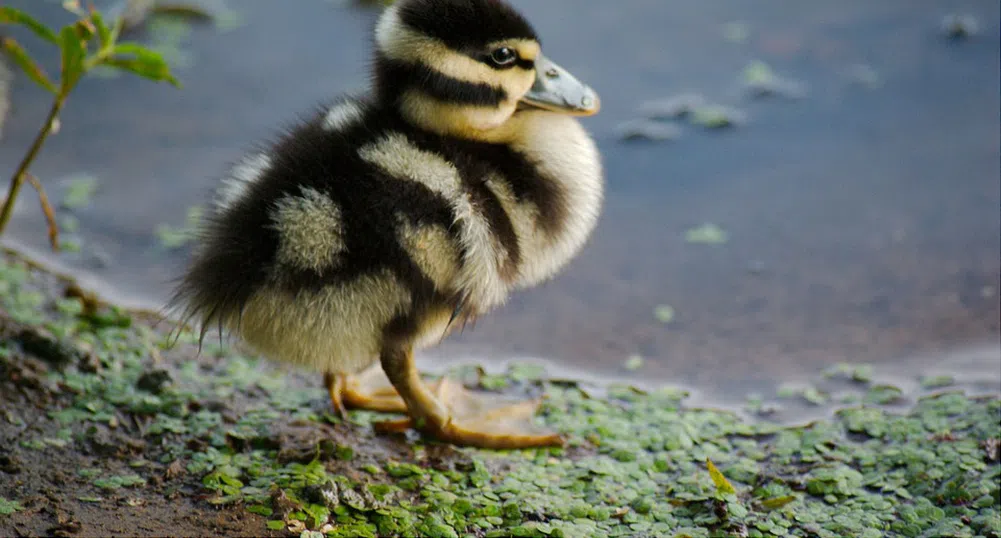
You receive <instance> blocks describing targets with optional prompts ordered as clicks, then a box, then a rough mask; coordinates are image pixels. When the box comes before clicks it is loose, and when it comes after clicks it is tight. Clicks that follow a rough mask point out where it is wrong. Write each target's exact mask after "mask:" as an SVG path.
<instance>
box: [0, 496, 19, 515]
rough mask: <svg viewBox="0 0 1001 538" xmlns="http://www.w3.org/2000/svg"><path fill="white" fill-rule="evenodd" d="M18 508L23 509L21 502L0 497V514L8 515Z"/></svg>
mask: <svg viewBox="0 0 1001 538" xmlns="http://www.w3.org/2000/svg"><path fill="white" fill-rule="evenodd" d="M19 510H24V508H23V507H22V506H21V503H19V502H18V501H8V500H7V499H6V498H4V497H0V515H3V516H9V515H11V514H13V513H14V512H17V511H19Z"/></svg>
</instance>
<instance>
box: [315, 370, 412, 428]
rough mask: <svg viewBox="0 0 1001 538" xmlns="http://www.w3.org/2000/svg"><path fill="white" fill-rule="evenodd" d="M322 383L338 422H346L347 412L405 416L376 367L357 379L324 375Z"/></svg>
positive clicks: (403, 404) (401, 400)
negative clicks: (366, 411) (358, 411)
mask: <svg viewBox="0 0 1001 538" xmlns="http://www.w3.org/2000/svg"><path fill="white" fill-rule="evenodd" d="M323 382H324V384H325V385H326V386H327V391H328V392H329V393H330V402H331V403H332V404H333V406H334V410H336V411H337V414H338V415H340V417H341V418H342V419H346V418H347V410H348V408H351V409H367V410H369V411H379V412H382V413H406V412H407V404H405V403H404V402H403V399H402V398H400V395H399V394H397V393H396V389H394V388H393V385H391V384H389V382H388V381H387V380H386V376H385V375H383V374H382V368H380V367H379V365H378V364H376V365H374V366H372V367H371V368H369V369H367V370H365V371H364V372H362V373H361V374H359V375H357V376H355V375H345V374H331V373H328V374H326V375H325V376H324V377H323Z"/></svg>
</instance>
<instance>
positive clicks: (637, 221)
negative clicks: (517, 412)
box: [0, 0, 1001, 396]
mask: <svg viewBox="0 0 1001 538" xmlns="http://www.w3.org/2000/svg"><path fill="white" fill-rule="evenodd" d="M515 3H516V5H518V6H519V7H520V8H522V9H523V10H524V12H525V13H526V14H527V15H528V16H529V18H530V19H531V20H532V21H533V23H534V24H535V26H536V27H537V29H538V30H539V32H540V33H541V34H542V36H543V39H544V47H545V48H544V50H545V51H546V53H547V55H548V56H549V57H551V58H553V59H554V60H555V61H557V62H559V63H560V64H562V65H563V66H564V67H566V68H568V69H569V70H570V71H571V72H572V73H574V74H575V75H576V76H577V77H578V78H580V79H582V80H585V81H587V82H588V83H589V84H591V85H592V86H593V87H595V88H596V89H597V90H598V92H599V93H600V94H601V97H602V102H603V110H602V112H601V114H599V115H598V116H596V117H594V118H588V119H586V120H585V123H586V125H587V127H588V128H589V129H590V130H591V132H592V133H593V134H594V136H595V138H596V139H597V141H598V143H599V145H600V147H601V150H602V152H603V155H604V158H605V164H606V167H607V175H608V196H607V203H606V207H605V211H604V215H603V217H602V220H601V222H600V224H599V228H598V230H597V231H596V233H595V235H594V237H593V239H592V241H591V242H590V243H589V245H588V247H587V248H586V250H585V251H584V252H583V253H582V254H581V256H580V257H579V258H578V259H577V260H575V261H574V262H573V264H572V265H571V266H570V267H569V269H568V270H567V271H565V272H564V273H563V274H562V275H560V277H559V278H558V279H556V280H554V281H552V282H550V283H548V284H547V285H545V286H543V287H541V288H539V289H536V290H533V291H531V292H528V293H524V294H521V295H518V296H516V297H515V298H514V299H513V300H512V301H511V303H510V304H509V305H508V306H507V307H505V308H503V309H501V310H500V311H499V312H497V313H495V314H493V315H491V316H488V317H485V318H483V319H481V320H480V321H479V322H478V325H477V327H476V328H475V330H472V331H469V330H467V332H466V333H464V334H462V335H460V336H458V337H456V338H453V339H451V340H450V341H449V342H448V343H446V344H445V345H444V346H442V347H441V348H439V349H437V350H435V351H432V352H429V353H427V354H425V357H424V360H425V363H426V364H428V365H433V364H437V363H438V362H439V361H445V360H451V359H455V358H462V359H469V358H471V357H472V358H483V357H490V358H496V359H506V358H512V357H540V358H545V359H549V360H552V361H554V362H555V363H556V364H557V365H559V366H560V367H562V368H563V369H565V370H568V371H571V372H575V373H580V372H588V373H589V374H591V375H594V376H597V377H599V378H602V379H607V378H609V377H610V376H618V377H623V378H626V379H631V380H642V381H647V382H658V383H659V382H671V383H675V384H683V385H688V386H695V387H699V388H701V389H702V390H704V391H707V392H708V393H711V394H717V395H731V396H732V395H733V394H743V393H745V392H747V391H750V390H759V391H761V390H769V387H772V389H771V390H773V387H774V386H775V385H776V384H777V383H779V382H782V381H789V380H796V379H801V378H804V377H808V376H811V375H815V374H816V372H818V371H819V370H821V369H822V368H824V367H825V366H828V365H830V364H832V363H836V362H842V361H847V362H872V363H877V364H878V365H880V366H879V367H880V368H883V369H884V370H882V371H885V372H887V375H890V376H893V375H896V376H897V378H898V379H900V380H906V379H910V378H913V376H915V375H917V373H919V372H924V371H926V370H929V369H931V368H933V367H934V368H937V369H938V370H942V369H944V370H945V371H947V372H948V371H955V372H957V373H958V372H968V371H972V372H975V374H972V375H971V376H970V378H971V379H975V380H977V381H979V385H978V386H980V387H981V388H985V389H987V390H1001V347H999V345H998V340H999V335H1001V308H999V303H998V295H997V294H998V290H999V289H1001V261H999V260H1001V182H999V176H1001V134H999V125H1001V105H999V95H1001V88H999V57H1001V54H999V22H998V21H999V18H1001V6H999V4H998V3H997V2H983V1H975V0H969V1H956V2H949V3H944V2H934V1H917V0H893V1H890V0H887V1H884V2H879V3H875V4H874V3H871V2H866V1H864V0H852V1H845V2H828V3H823V4H818V3H802V2H793V1H790V0H783V1H771V2H765V1H763V0H757V1H753V2H746V1H745V2H738V1H735V0H734V1H727V2H713V3H711V4H706V3H704V2H698V1H696V0H684V1H676V2H663V1H661V0H633V1H631V2H615V3H609V2H602V1H600V0H550V1H548V2H529V1H528V0H521V1H518V2H515ZM10 4H11V5H14V6H20V7H23V6H25V5H31V6H32V9H33V10H37V11H36V12H39V13H42V14H43V16H44V17H45V18H47V19H48V20H55V19H57V18H58V17H59V16H60V11H59V8H58V6H48V5H46V6H40V5H36V2H33V1H32V2H27V1H26V0H20V1H13V2H10ZM232 4H233V5H234V6H237V7H238V9H239V10H240V11H239V13H240V15H241V17H242V18H243V19H244V20H245V21H246V22H247V24H246V25H244V26H242V27H239V28H236V29H234V30H231V31H228V32H220V31H218V30H216V29H214V28H213V27H212V26H210V25H196V26H195V27H194V28H193V29H192V31H191V34H190V36H188V37H186V38H185V39H184V40H183V42H182V53H183V55H186V56H185V57H186V58H187V59H188V60H189V61H190V66H188V67H186V68H183V69H179V70H178V75H179V76H180V78H181V79H182V81H183V83H184V85H185V87H184V89H183V90H175V89H173V88H170V87H169V86H166V85H155V84H152V83H149V82H147V81H144V80H139V79H133V78H125V77H122V78H117V79H112V80H102V79H89V80H86V81H84V82H83V83H82V84H81V86H80V88H79V91H78V92H77V93H76V94H75V95H74V96H73V97H72V99H71V101H70V103H69V107H68V109H67V111H66V113H65V114H64V115H63V117H62V130H61V132H60V133H59V135H58V136H56V137H54V138H53V139H52V140H51V141H50V142H49V144H48V145H47V147H46V148H45V150H44V152H43V154H42V157H41V159H40V160H39V161H38V163H37V164H36V165H35V167H34V172H35V174H36V175H37V176H38V177H40V178H42V179H43V181H44V182H45V183H46V185H48V188H49V191H50V196H51V197H53V198H55V199H58V198H59V197H60V196H61V192H63V191H64V190H65V189H64V187H63V184H62V183H61V179H60V178H65V177H68V176H72V175H74V174H79V173H90V174H93V175H95V176H97V177H98V178H99V179H100V183H99V189H98V191H97V192H96V194H95V195H94V197H93V201H92V203H91V204H90V205H89V206H88V207H86V208H84V209H81V210H77V211H74V212H73V213H74V214H75V215H76V216H77V217H78V219H79V222H80V226H79V230H80V231H79V232H78V234H77V235H78V236H79V238H80V240H81V241H82V245H83V251H82V253H79V254H74V253H70V254H64V255H61V257H60V259H59V260H52V259H51V258H50V259H49V261H51V262H53V263H58V264H61V266H62V267H63V268H65V269H66V270H67V271H70V272H72V273H74V274H76V275H79V276H81V278H84V279H85V281H86V282H87V283H88V284H90V285H92V286H95V287H97V288H98V289H100V290H101V291H102V292H103V293H105V294H107V295H110V296H112V297H115V298H118V299H120V300H127V301H129V302H131V303H133V304H137V305H142V306H148V307H153V308H157V307H158V306H159V305H160V304H161V302H162V300H163V298H164V297H165V296H166V294H167V292H168V291H169V289H170V282H169V281H170V279H172V278H174V277H175V276H176V275H177V274H178V271H179V268H180V266H181V265H180V264H181V263H182V261H183V259H184V255H185V253H184V251H183V250H180V251H168V250H165V249H164V248H163V247H162V246H160V245H159V239H158V238H157V235H156V233H155V230H156V228H157V227H158V226H159V225H161V224H164V223H168V224H172V225H180V224H182V223H183V221H184V217H185V214H186V212H187V209H188V208H189V207H190V206H192V205H195V204H200V203H204V202H205V201H206V200H207V196H208V193H209V192H210V188H211V186H212V183H211V180H212V179H214V178H215V177H216V176H218V175H219V174H220V173H221V172H222V171H223V170H224V168H225V167H226V165H227V164H228V163H229V162H231V161H233V160H234V159H236V158H237V157H238V156H239V155H240V152H241V151H242V150H243V149H245V148H247V147H249V145H250V144H251V143H253V142H254V141H256V140H259V139H261V138H267V137H270V136H273V135H274V134H276V133H277V131H278V129H280V128H281V127H282V126H283V125H284V124H286V123H287V122H289V121H291V120H293V119H294V118H295V117H296V115H297V114H299V113H303V112H308V111H309V110H310V109H311V107H312V106H314V105H315V104H317V103H319V102H322V101H323V100H325V99H327V98H329V97H330V96H332V95H334V94H337V93H340V92H342V91H346V90H355V89H358V88H364V87H365V85H366V83H367V73H366V71H365V68H366V62H367V59H368V54H369V50H368V48H367V46H368V43H369V41H368V40H369V37H368V30H369V28H370V26H371V25H372V24H373V22H374V20H375V17H376V12H375V11H374V10H372V9H366V8H357V7H350V6H345V5H340V4H339V3H333V2H324V1H319V0H315V1H308V2H307V1H299V2H294V3H279V2H266V1H263V0H256V1H250V0H244V1H242V2H238V3H232ZM289 6H294V8H290V7H289ZM950 12H955V13H970V14H972V15H974V16H975V17H976V18H977V20H978V22H979V25H980V33H979V34H978V35H977V36H974V37H973V38H972V39H969V40H964V41H955V42H953V41H949V40H947V39H945V38H944V37H942V35H941V34H940V33H939V21H940V20H941V18H942V17H943V16H944V15H946V14H947V13H950ZM734 22H737V23H739V24H735V25H734V24H731V25H730V26H729V27H728V26H727V24H728V23H734ZM725 28H731V34H732V33H733V31H732V29H737V30H746V32H747V39H746V41H744V42H734V41H733V40H732V39H728V38H727V37H725V35H724V34H725V33H726V31H725ZM162 30H163V29H162V28H161V30H160V31H161V32H162ZM17 35H18V36H19V37H20V35H21V34H17ZM138 37H140V38H144V37H149V34H148V33H147V34H145V35H144V34H139V35H138ZM26 42H27V43H28V44H29V45H31V49H32V50H41V49H42V47H41V45H39V44H38V43H37V42H32V41H26ZM51 59H52V58H51V57H49V58H48V60H49V61H50V63H49V65H50V66H51V65H52V64H51ZM755 60H760V61H764V62H767V63H768V64H769V65H770V66H772V68H774V69H775V71H777V72H778V73H780V74H782V75H784V76H787V77H791V78H793V79H795V80H797V81H799V82H800V83H802V84H803V85H804V87H805V89H806V93H805V95H803V96H802V98H800V99H789V98H783V97H777V98H773V99H761V100H754V99H748V98H746V97H744V96H743V95H742V93H741V92H740V88H739V82H740V80H741V72H742V70H743V69H744V68H745V67H746V66H747V65H748V64H749V63H751V62H752V61H755ZM684 92H698V93H701V94H703V95H705V97H706V98H708V99H710V100H712V101H714V102H718V103H722V104H725V105H729V106H734V107H737V108H739V109H740V110H742V111H743V112H744V113H746V115H747V123H746V124H745V125H742V126H738V127H736V128H733V129H729V130H706V129H701V128H698V127H694V126H690V125H687V124H683V123H682V135H681V137H680V138H679V139H678V140H676V141H673V142H663V143H642V142H641V143H630V142H623V141H621V140H619V139H618V137H617V134H616V127H617V126H618V125H619V124H620V123H622V122H624V121H627V120H630V119H632V118H635V117H636V110H637V107H638V106H639V104H640V103H641V102H643V101H645V100H649V99H656V98H661V97H665V96H670V95H674V94H678V93H684ZM13 99H14V101H13V103H14V108H13V112H12V115H11V117H10V118H9V120H8V123H7V127H6V129H5V131H6V138H5V139H3V141H2V144H0V165H2V166H0V169H4V170H10V169H12V168H13V166H14V164H15V163H16V160H17V158H18V157H19V156H20V154H21V152H22V151H23V149H24V148H25V147H26V146H27V144H28V142H29V141H30V137H31V136H33V134H34V131H35V130H36V129H37V125H38V124H39V122H40V121H41V119H42V118H43V117H44V114H45V111H46V107H47V106H48V100H47V97H46V96H45V95H43V94H42V92H41V91H40V90H37V89H36V88H34V87H31V86H29V85H28V84H27V83H26V81H25V79H24V78H23V77H22V78H19V79H18V83H17V85H16V87H15V93H14V96H13ZM63 213H64V214H65V213H66V212H65V211H64V212H63ZM703 223H713V224H715V225H717V226H719V227H721V228H723V229H724V230H726V232H727V234H728V241H727V242H726V243H724V244H719V245H705V244H692V243H689V242H687V241H686V240H685V232H686V230H688V229H691V228H693V227H696V226H699V225H701V224H703ZM10 239H11V240H12V241H13V242H14V243H15V244H17V245H18V246H20V247H21V248H28V249H32V250H33V251H34V252H36V253H39V254H41V253H43V252H44V251H45V248H46V247H45V234H44V227H43V224H42V221H41V219H40V217H39V216H38V211H37V202H36V200H35V199H34V195H33V193H32V192H31V191H30V190H26V191H25V192H24V194H23V195H22V200H21V201H20V203H19V205H18V212H17V214H16V216H15V220H14V222H13V226H12V234H11V237H10ZM658 305H670V306H671V307H672V308H673V309H674V312H675V316H674V319H673V320H672V321H671V322H670V323H669V324H666V325H665V324H663V323H661V322H659V321H658V320H657V319H656V318H655V317H654V314H653V311H654V309H655V308H656V307H657V306H658ZM633 355H639V356H642V357H644V359H645V361H644V363H643V365H642V367H641V368H640V369H639V370H636V371H628V370H626V369H624V368H623V364H624V363H625V361H626V360H627V358H629V357H630V356H633Z"/></svg>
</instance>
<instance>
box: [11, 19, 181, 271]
mask: <svg viewBox="0 0 1001 538" xmlns="http://www.w3.org/2000/svg"><path fill="white" fill-rule="evenodd" d="M64 6H65V7H66V8H67V9H68V10H70V11H71V12H73V13H74V14H76V15H77V16H78V19H77V20H76V21H74V22H73V23H70V24H67V25H66V26H63V27H62V28H61V29H60V30H59V31H58V32H57V31H56V30H53V29H51V28H49V27H48V26H46V25H44V24H42V23H41V22H39V21H37V20H36V19H34V18H33V17H32V16H30V15H28V14H27V13H25V12H24V11H21V10H18V9H14V8H12V7H6V6H3V7H0V26H2V25H18V26H22V27H24V28H27V29H28V30H30V31H31V32H32V33H33V34H34V35H36V36H37V37H39V38H40V39H42V40H43V41H45V42H47V43H50V44H52V45H55V46H57V47H59V50H60V53H61V59H60V67H59V78H58V80H54V79H53V78H52V77H50V76H49V75H48V74H47V73H46V72H45V70H44V69H43V68H42V67H41V66H40V65H39V64H38V62H37V61H35V60H34V59H33V58H32V57H31V55H29V54H28V52H27V51H26V50H25V49H24V47H22V46H21V45H20V44H19V43H18V42H17V41H15V40H14V39H13V38H10V37H3V38H0V50H2V51H3V52H5V53H6V54H7V55H8V56H9V57H10V58H11V59H12V60H13V62H14V63H15V64H16V65H17V66H18V67H20V68H21V70H22V71H24V73H25V74H26V75H27V76H28V78H29V79H31V80H32V81H33V82H35V83H36V84H38V85H39V86H41V87H42V88H43V89H45V90H46V91H48V92H49V93H51V94H52V95H53V96H54V99H53V101H52V106H51V107H50V109H49V113H48V116H47V117H46V118H45V122H44V123H43V124H42V127H41V128H40V129H39V132H38V135H37V136H35V140H34V141H33V142H32V144H31V146H30V147H29V148H28V151H27V152H26V153H25V154H24V157H23V158H22V159H21V162H20V163H19V164H18V165H17V168H16V169H15V170H14V175H13V176H12V177H11V179H10V185H9V187H8V190H7V197H6V198H5V199H4V202H3V206H2V208H0V235H2V234H3V232H4V230H5V229H6V228H7V223H8V222H9V221H10V218H11V215H12V214H13V210H14V203H15V202H16V201H17V195H18V193H19V192H20V190H21V186H22V185H23V184H24V183H25V182H26V181H27V182H28V183H31V185H32V186H33V187H34V188H35V190H36V191H37V192H38V196H39V201H40V202H41V205H42V211H43V212H44V213H45V217H46V220H47V222H48V227H49V230H48V233H49V242H50V244H51V245H52V249H53V250H54V251H58V250H59V245H60V243H59V227H58V225H57V224H56V219H55V213H54V211H53V210H52V206H51V204H50V203H49V201H48V198H47V197H46V195H45V191H44V189H43V188H42V184H41V182H39V181H38V179H37V178H35V177H34V176H33V175H31V173H30V172H29V168H30V167H31V163H32V162H34V160H35V158H36V157H38V154H39V152H40V151H41V149H42V146H43V145H44V144H45V141H46V139H47V138H48V137H49V135H50V134H51V133H52V131H53V130H55V129H56V128H57V125H58V122H59V114H60V112H62V110H63V107H64V106H65V105H66V100H67V98H68V97H69V95H70V93H71V92H72V91H73V89H74V88H76V85H77V83H78V82H80V79H82V78H83V77H84V75H86V74H88V73H90V72H92V71H93V70H94V69H96V68H98V67H104V68H111V69H117V70H121V71H126V72H129V73H133V74H135V75H139V76H141V77H144V78H147V79H150V80H154V81H158V82H161V81H166V82H169V83H170V84H172V85H174V86H175V87H180V83H179V82H178V81H177V79H175V78H174V76H173V75H172V74H171V72H170V67H169V66H168V65H167V62H166V61H165V60H164V59H163V57H162V56H161V55H160V54H159V53H157V52H154V51H152V50H150V49H148V48H146V47H143V46H142V45H140V44H138V43H134V42H120V41H119V36H120V35H121V32H122V29H123V26H124V24H125V22H124V18H123V17H121V16H119V17H116V18H115V19H114V21H112V22H111V23H110V24H109V23H108V22H106V21H105V20H104V16H102V15H101V12H100V11H98V10H97V9H95V8H94V7H93V6H90V7H89V8H88V9H86V10H85V9H83V8H82V7H81V6H80V4H79V2H78V1H76V0H71V1H68V2H66V3H65V4H64Z"/></svg>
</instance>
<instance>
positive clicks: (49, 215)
mask: <svg viewBox="0 0 1001 538" xmlns="http://www.w3.org/2000/svg"><path fill="white" fill-rule="evenodd" d="M24 177H26V178H28V183H31V186H32V187H34V188H35V191H36V192H38V201H39V202H40V203H41V204H42V213H45V221H46V222H47V223H48V224H49V243H51V244H52V250H53V251H55V252H59V225H58V224H56V212H55V211H54V210H53V209H52V204H50V203H49V197H48V196H46V195H45V189H43V188H42V183H41V182H40V181H38V178H36V177H35V176H33V175H31V173H29V172H25V173H24Z"/></svg>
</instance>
